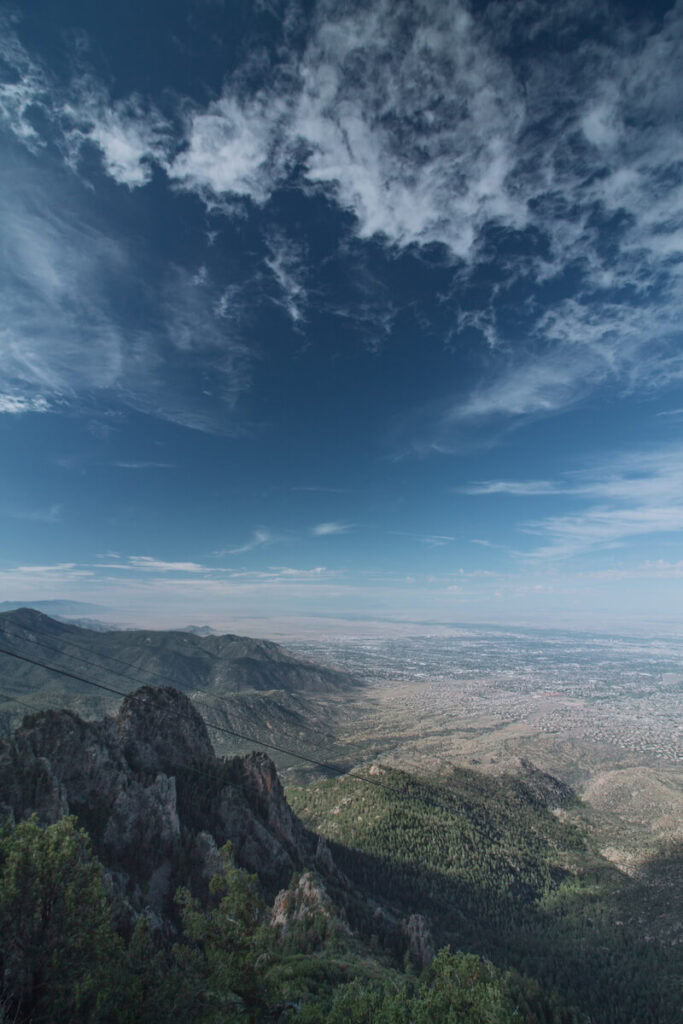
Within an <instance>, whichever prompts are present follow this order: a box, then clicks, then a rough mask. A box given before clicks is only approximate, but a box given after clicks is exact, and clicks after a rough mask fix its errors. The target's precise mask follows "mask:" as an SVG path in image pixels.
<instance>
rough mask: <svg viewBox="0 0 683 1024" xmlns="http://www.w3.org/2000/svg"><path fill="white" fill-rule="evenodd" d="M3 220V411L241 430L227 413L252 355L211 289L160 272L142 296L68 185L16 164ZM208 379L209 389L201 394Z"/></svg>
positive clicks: (123, 253) (6, 178)
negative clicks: (101, 409)
mask: <svg viewBox="0 0 683 1024" xmlns="http://www.w3.org/2000/svg"><path fill="white" fill-rule="evenodd" d="M0 217H2V221H3V243H4V259H3V261H2V265H1V266H0V301H1V302H2V305H3V313H4V315H3V324H2V326H1V327H0V373H1V374H2V376H3V380H4V382H5V388H6V390H4V391H3V393H2V394H1V395H0V413H2V412H4V413H10V414H20V413H31V412H36V413H40V412H49V411H55V412H56V411H64V410H68V409H71V410H74V409H79V408H87V407H88V405H89V403H91V401H92V396H93V395H99V396H103V397H105V398H106V400H107V401H108V403H109V404H110V405H112V406H115V407H118V408H119V409H120V408H121V406H123V407H124V408H126V407H127V408H129V409H130V408H132V409H135V410H139V411H141V412H145V413H148V414H150V415H153V416H157V417H159V418H163V419H167V420H171V421H173V422H176V423H181V424H183V425H186V426H188V427H191V428H194V429H199V430H205V431H215V432H231V431H234V430H236V429H242V426H241V424H240V425H238V424H237V421H236V420H235V417H234V410H235V407H236V403H237V402H238V400H239V398H240V396H241V395H242V394H243V392H244V391H245V390H246V389H247V388H248V386H249V380H250V377H249V367H250V362H251V358H252V356H251V353H250V352H249V350H248V348H247V346H246V345H245V344H244V342H243V341H242V340H241V339H240V338H238V337H236V335H235V332H234V330H233V329H232V327H231V325H230V324H228V323H227V322H226V321H225V320H223V319H222V318H221V317H220V316H218V315H217V314H216V312H215V309H214V306H215V300H216V296H215V288H214V286H213V284H212V283H211V282H210V281H197V280H196V275H195V274H194V273H193V272H192V271H191V270H188V269H186V268H182V267H177V266H170V267H159V268H157V269H158V271H159V274H160V277H161V281H162V283H161V286H160V287H159V288H158V289H153V290H146V289H145V288H144V287H142V285H141V275H140V274H138V273H137V263H138V260H137V257H136V256H135V255H134V253H133V252H132V251H131V249H130V247H129V245H128V244H127V243H126V242H125V241H124V240H123V239H121V238H118V237H117V236H116V235H113V234H112V233H111V232H110V231H109V230H105V229H104V228H103V227H101V226H100V225H99V224H98V221H97V218H96V217H93V216H92V212H91V211H90V213H89V212H88V211H87V210H85V209H83V206H82V199H79V198H77V197H76V194H75V190H74V189H72V188H71V187H70V186H69V184H68V183H65V182H64V181H55V180H53V179H52V178H51V177H49V176H46V175H45V174H44V173H42V172H41V171H38V170H36V168H35V167H29V166H27V165H25V164H24V163H23V162H22V161H18V162H17V163H13V162H12V161H7V162H6V163H5V164H4V166H3V170H2V172H0ZM122 295H125V296H126V301H125V302H122V301H119V300H120V298H121V296H122ZM131 301H134V302H135V304H136V306H137V309H138V314H137V316H135V317H134V318H131V317H130V316H129V315H128V313H127V312H126V310H127V309H128V308H129V305H130V302H131ZM209 373H210V379H211V386H210V388H207V386H206V385H205V384H204V385H203V387H201V388H200V387H199V386H197V379H198V377H199V378H200V379H201V375H202V374H204V375H207V374H209Z"/></svg>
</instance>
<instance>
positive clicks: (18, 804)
mask: <svg viewBox="0 0 683 1024" xmlns="http://www.w3.org/2000/svg"><path fill="white" fill-rule="evenodd" d="M32 814H37V815H38V817H39V819H40V820H41V821H43V822H45V823H50V822H54V821H57V820H58V819H59V818H61V817H62V816H64V815H66V814H75V815H77V817H78V818H79V819H80V821H81V822H82V824H83V825H84V826H85V827H86V828H87V829H88V830H89V832H90V834H91V836H92V837H93V841H94V845H95V849H96V852H97V854H98V856H99V857H100V859H101V860H102V862H103V863H104V865H105V867H106V869H107V871H108V872H109V875H110V877H111V879H112V884H113V887H114V890H115V892H116V893H117V894H118V896H119V897H120V907H119V910H120V914H121V919H122V923H123V924H124V926H125V917H126V915H127V916H128V918H129V919H130V920H131V921H132V920H133V919H134V917H135V915H136V914H139V913H141V912H146V913H148V914H151V915H154V916H156V917H157V918H158V919H159V920H160V921H164V920H165V919H166V917H167V915H168V914H169V913H170V911H171V908H172V898H173V893H174V891H175V888H176V886H177V885H178V884H181V883H182V884H187V883H188V879H189V880H190V885H191V887H192V888H193V889H194V890H195V891H196V892H197V893H198V894H201V892H202V890H205V888H206V886H207V884H208V879H209V878H210V877H211V875H212V874H213V873H214V872H215V871H216V869H217V867H218V852H217V851H218V848H219V847H221V846H222V845H223V844H224V843H225V842H227V841H230V842H231V843H232V844H233V848H234V852H235V859H236V861H237V863H238V864H239V865H240V866H242V867H245V868H247V869H248V870H250V871H254V872H256V873H258V875H259V877H260V878H261V881H262V884H263V886H264V890H265V892H266V893H270V894H271V895H274V894H275V892H276V891H277V890H278V889H279V888H281V887H283V886H285V885H287V884H288V882H289V880H290V878H291V875H292V872H293V871H294V870H300V869H302V868H304V867H305V866H313V867H316V868H317V869H318V870H319V871H320V872H321V874H323V875H324V876H325V877H327V878H332V879H334V880H336V881H339V879H340V878H341V876H340V874H339V872H338V871H337V869H336V867H335V865H334V862H333V861H332V858H331V856H330V853H329V850H328V849H327V848H326V846H325V845H324V843H319V841H318V837H317V836H314V835H313V834H312V833H310V832H308V831H307V830H306V829H305V828H304V826H303V825H302V824H301V822H300V821H299V820H298V818H297V817H296V816H295V815H294V814H293V812H292V811H291V810H290V808H289V806H288V804H287V801H286V799H285V796H284V792H283V789H282V786H281V784H280V781H279V779H278V776H277V772H276V770H275V767H274V765H273V764H272V762H271V761H270V760H269V759H268V757H266V756H265V755H264V754H250V755H248V756H246V757H237V758H234V759H232V760H228V761H219V760H218V759H217V758H216V757H215V756H214V752H213V749H212V746H211V742H210V740H209V736H208V733H207V730H206V726H205V725H204V723H203V721H202V719H201V718H200V716H199V715H198V714H197V712H196V711H195V709H194V708H193V706H192V704H191V703H190V701H189V700H188V699H187V698H186V697H185V696H183V695H182V694H180V693H178V692H177V691H176V690H173V689H170V688H157V687H142V688H141V689H140V690H137V691H136V692H135V693H133V694H131V695H129V696H128V697H127V698H126V699H125V700H124V702H123V704H122V706H121V708H120V710H119V712H118V714H116V715H115V716H113V717H110V718H105V719H104V720H102V721H99V722H86V721H83V720H82V719H81V718H79V717H78V715H76V714H74V713H73V712H71V711H45V712H41V713H39V714H36V715H30V716H27V717H26V718H25V719H24V722H23V724H22V726H21V727H20V728H19V729H18V730H16V732H15V733H14V735H13V736H12V737H11V738H10V739H8V740H6V741H2V742H0V820H2V819H5V820H7V819H8V818H9V819H11V820H12V819H13V820H15V821H20V820H22V819H25V818H27V817H29V816H30V815H32Z"/></svg>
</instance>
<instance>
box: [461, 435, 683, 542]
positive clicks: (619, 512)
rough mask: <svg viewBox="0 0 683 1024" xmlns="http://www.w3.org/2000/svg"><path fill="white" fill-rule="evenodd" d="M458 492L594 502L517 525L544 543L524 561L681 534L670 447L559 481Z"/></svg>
mask: <svg viewBox="0 0 683 1024" xmlns="http://www.w3.org/2000/svg"><path fill="white" fill-rule="evenodd" d="M462 491H463V492H464V493H466V494H470V495H491V496H493V495H509V496H513V497H521V498H529V497H533V496H552V495H556V496H567V495H569V496H573V497H574V498H576V499H580V500H582V501H584V502H586V503H587V502H599V504H597V505H596V504H593V505H589V506H588V507H587V508H584V509H583V510H581V511H576V512H571V513H568V514H567V513H563V514H561V515H551V516H547V517H546V518H544V519H536V520H530V521H528V522H526V523H524V524H522V530H523V531H524V532H525V533H527V534H530V535H533V536H538V537H541V538H543V539H544V541H545V543H543V544H542V545H541V546H540V547H538V548H535V549H533V550H532V551H530V552H527V553H526V557H529V558H534V559H563V558H569V557H571V556H574V555H579V554H582V553H584V552H586V551H589V550H594V549H600V548H613V547H616V546H620V545H621V544H623V543H625V542H626V541H628V540H630V539H632V538H636V537H642V536H646V535H656V534H665V533H679V532H680V531H681V530H683V450H682V449H681V447H680V446H678V445H670V446H667V447H664V448H660V449H643V450H640V451H632V452H626V453H621V454H616V455H614V456H613V457H612V458H611V459H610V460H606V461H605V462H596V463H594V464H593V465H591V466H590V467H587V468H586V469H582V470H577V471H575V472H573V473H570V474H567V476H566V477H565V478H563V479H560V480H526V481H525V480H520V481H515V480H489V481H485V482H483V483H478V484H472V485H470V486H468V487H465V488H462ZM475 543H481V542H479V541H477V542H475Z"/></svg>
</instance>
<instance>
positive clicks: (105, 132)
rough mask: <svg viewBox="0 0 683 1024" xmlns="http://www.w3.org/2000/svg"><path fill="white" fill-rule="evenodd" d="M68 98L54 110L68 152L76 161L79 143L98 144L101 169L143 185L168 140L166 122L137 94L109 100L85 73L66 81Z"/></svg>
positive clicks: (134, 185)
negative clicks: (69, 88) (62, 128)
mask: <svg viewBox="0 0 683 1024" xmlns="http://www.w3.org/2000/svg"><path fill="white" fill-rule="evenodd" d="M71 93H72V97H73V98H69V99H68V100H67V101H66V102H65V103H64V104H63V105H62V106H61V108H60V109H59V111H58V112H57V116H59V118H60V120H61V121H62V122H63V124H64V131H65V135H66V139H67V144H68V150H69V158H70V160H71V161H73V162H74V163H77V162H78V160H79V158H80V153H81V149H82V148H83V145H84V144H85V143H88V142H89V143H91V144H92V145H93V146H95V147H97V149H99V150H100V153H101V155H102V163H103V164H104V168H105V170H106V172H107V173H108V174H109V175H110V176H111V177H112V178H113V179H114V181H116V182H118V183H119V185H127V186H128V188H139V187H140V186H141V185H146V184H147V183H148V182H149V181H150V180H151V177H152V164H153V163H154V162H157V163H163V162H164V160H165V158H166V151H167V149H168V147H169V144H170V138H169V135H170V125H169V124H168V122H167V121H166V120H165V118H164V117H162V115H161V114H160V113H159V112H158V111H157V110H156V109H155V108H154V107H152V106H150V105H149V104H145V103H144V101H143V100H142V98H141V97H140V96H135V95H133V96H130V97H127V98H126V99H125V100H118V101H116V102H112V101H111V100H110V98H109V96H108V95H107V93H106V92H105V90H104V89H103V87H102V86H101V85H99V84H98V83H97V82H95V81H93V80H91V79H84V80H81V81H79V82H77V83H75V84H74V85H72V87H71Z"/></svg>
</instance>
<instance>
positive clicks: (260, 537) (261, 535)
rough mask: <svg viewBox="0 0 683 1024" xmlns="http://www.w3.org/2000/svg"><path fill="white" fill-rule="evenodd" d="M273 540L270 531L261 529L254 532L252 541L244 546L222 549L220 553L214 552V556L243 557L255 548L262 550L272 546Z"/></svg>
mask: <svg viewBox="0 0 683 1024" xmlns="http://www.w3.org/2000/svg"><path fill="white" fill-rule="evenodd" d="M272 540H273V535H272V533H271V532H270V530H266V529H263V528H260V529H258V530H254V532H253V533H252V535H251V539H250V540H248V541H246V543H244V544H239V545H238V546H237V547H233V548H222V549H221V550H220V551H214V555H216V556H217V557H220V556H222V555H242V554H245V553H246V552H247V551H253V550H254V548H260V547H262V546H263V545H264V544H270V542H271V541H272Z"/></svg>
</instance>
